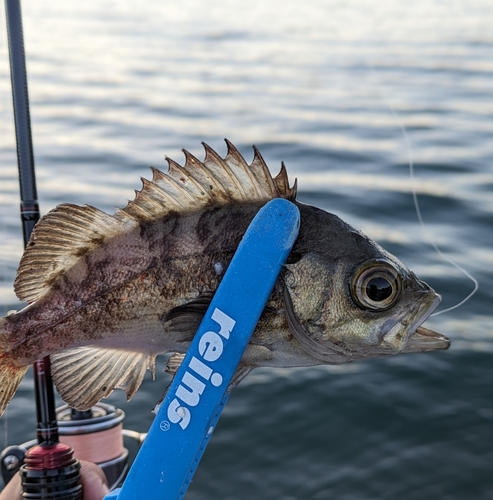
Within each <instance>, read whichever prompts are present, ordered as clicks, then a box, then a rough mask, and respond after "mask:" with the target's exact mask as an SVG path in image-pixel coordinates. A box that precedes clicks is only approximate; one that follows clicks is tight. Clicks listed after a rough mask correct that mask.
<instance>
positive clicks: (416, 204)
mask: <svg viewBox="0 0 493 500" xmlns="http://www.w3.org/2000/svg"><path fill="white" fill-rule="evenodd" d="M389 109H390V112H391V113H392V116H393V117H394V119H395V120H396V122H397V124H398V125H399V128H400V129H401V132H402V136H403V137H404V141H405V143H406V149H407V157H408V162H409V177H410V179H411V189H412V194H413V201H414V207H415V208H416V215H417V216H418V220H419V224H420V225H421V230H422V231H423V236H424V238H425V240H426V241H427V242H428V243H429V244H430V245H431V246H432V247H433V248H434V249H435V251H436V252H437V254H438V255H439V256H440V257H441V258H442V259H443V260H445V261H446V262H448V263H449V264H451V265H452V266H454V267H455V268H456V269H458V270H459V271H460V272H461V273H462V274H463V275H464V276H466V277H467V278H469V279H470V280H471V281H472V282H473V283H474V289H473V291H472V292H471V293H469V295H467V297H466V298H464V299H463V300H461V301H460V302H459V303H458V304H455V305H454V306H452V307H448V308H446V309H443V310H441V311H438V312H435V313H433V314H432V316H438V315H439V314H443V313H446V312H449V311H453V310H454V309H457V308H458V307H460V306H461V305H462V304H465V303H466V302H467V301H468V300H469V299H470V298H471V297H472V296H473V295H474V294H475V293H476V292H477V290H478V288H479V284H478V281H477V280H476V278H474V277H473V276H471V274H470V273H469V272H468V271H466V270H465V269H464V268H463V267H461V266H460V265H459V264H457V263H456V262H454V261H453V260H452V259H450V258H449V257H447V256H446V255H444V254H443V253H442V251H441V250H440V249H439V248H438V246H437V245H436V243H435V241H434V240H433V238H432V237H431V236H429V235H428V233H427V231H426V228H425V224H424V222H423V217H422V215H421V209H420V207H419V202H418V195H417V193H416V183H415V177H414V163H413V156H412V149H411V143H410V141H409V138H408V136H407V133H406V129H405V128H404V125H403V123H402V122H401V120H400V119H399V116H398V115H397V113H396V112H395V110H394V109H393V108H392V106H390V105H389Z"/></svg>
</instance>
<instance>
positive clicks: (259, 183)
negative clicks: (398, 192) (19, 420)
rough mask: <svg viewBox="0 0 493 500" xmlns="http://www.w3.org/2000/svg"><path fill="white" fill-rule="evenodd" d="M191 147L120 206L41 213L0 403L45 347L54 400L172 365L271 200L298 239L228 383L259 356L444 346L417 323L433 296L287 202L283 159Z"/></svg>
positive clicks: (334, 360)
mask: <svg viewBox="0 0 493 500" xmlns="http://www.w3.org/2000/svg"><path fill="white" fill-rule="evenodd" d="M226 145H227V154H226V155H225V156H224V157H222V156H221V155H219V154H218V153H217V152H215V151H214V150H213V149H212V148H211V147H209V146H208V145H207V144H205V143H203V146H204V149H205V157H204V160H202V161H200V160H198V159H197V158H196V157H195V156H193V155H192V154H191V153H189V152H188V151H186V150H183V151H184V155H185V163H184V165H183V166H181V165H179V164H178V163H177V162H175V161H174V160H172V159H170V158H166V159H167V162H168V165H169V168H168V171H167V173H163V172H162V171H160V170H158V169H156V168H153V167H151V168H152V172H153V176H152V180H147V179H142V188H141V189H140V190H139V191H136V194H135V198H134V199H133V200H132V201H129V202H128V204H127V205H126V207H125V208H123V209H116V211H115V213H114V214H112V215H109V214H107V213H105V212H103V211H101V210H99V209H97V208H95V207H93V206H90V205H84V206H79V205H75V204H69V203H67V204H61V205H59V206H57V207H56V208H54V209H53V210H51V211H50V212H49V213H47V214H46V215H45V216H44V217H42V218H41V219H40V221H39V222H38V223H37V224H36V226H35V228H34V231H33V233H32V235H31V239H30V241H29V242H28V244H27V246H26V249H25V252H24V254H23V256H22V258H21V261H20V265H19V268H18V271H17V276H16V279H15V282H14V291H15V293H16V295H17V297H18V298H19V299H20V300H21V301H25V302H27V306H25V307H24V308H23V309H21V310H20V311H18V312H15V311H14V312H10V313H9V314H7V316H6V317H4V318H0V415H1V414H2V413H3V412H4V410H5V408H6V406H7V404H8V403H9V401H10V400H11V398H12V397H13V395H14V393H15V391H16V389H17V387H18V385H19V383H20V382H21V380H22V378H23V376H24V374H25V373H26V371H27V369H28V367H29V366H30V365H31V364H32V363H33V362H34V361H35V360H37V359H41V358H43V357H45V356H50V359H51V366H52V377H53V380H54V383H55V386H56V388H57V390H58V392H59V394H60V396H61V397H62V399H63V400H64V401H65V402H66V403H67V404H69V405H70V406H71V407H73V408H76V409H79V410H86V409H89V408H91V407H92V406H94V405H95V404H96V403H97V402H98V401H99V400H100V399H101V398H104V397H107V396H108V395H109V394H111V393H112V392H113V390H114V389H116V388H120V389H123V390H124V391H125V392H126V394H127V398H128V399H130V398H131V397H132V396H133V395H134V394H135V392H136V391H137V389H138V388H139V386H140V384H141V382H142V380H143V377H144V375H145V373H146V371H147V370H150V371H151V372H152V374H153V375H154V372H155V364H156V356H157V355H158V354H161V353H173V354H172V356H171V358H170V361H169V370H170V371H171V372H172V371H173V370H176V367H177V366H178V365H179V362H180V361H181V359H182V358H183V356H184V353H186V350H187V348H188V347H189V345H190V342H191V340H192V339H193V337H194V334H195V332H196V330H197V328H198V325H199V324H200V321H201V319H202V317H203V316H204V314H205V311H206V310H207V307H208V306H209V304H210V302H211V299H212V297H213V296H214V292H215V290H216V289H217V287H218V285H219V283H220V282H221V279H222V276H224V272H225V270H226V269H227V267H228V264H229V262H230V261H231V259H232V256H233V255H234V252H235V250H236V248H237V247H238V244H239V243H240V241H241V239H242V236H243V234H244V233H245V231H246V229H247V227H248V225H249V223H250V222H251V221H252V219H253V217H254V216H255V215H256V214H257V212H258V211H259V210H260V208H261V207H262V206H263V205H265V204H266V203H267V202H268V201H269V200H271V199H273V198H285V199H287V200H290V201H291V202H293V203H295V204H296V205H297V206H298V208H299V210H300V214H301V223H300V230H299V235H298V238H297V239H296V242H295V244H294V246H293V248H292V251H291V253H290V254H289V257H288V259H287V262H286V263H285V265H284V266H283V269H282V272H281V274H280V275H279V278H278V280H277V282H276V284H275V286H274V289H273V291H272V293H271V295H270V297H269V300H268V302H267V304H266V306H265V309H264V311H263V312H262V315H261V317H260V320H259V322H258V324H257V326H256V329H255V331H254V333H253V335H252V337H251V340H250V342H249V344H248V346H247V348H246V350H245V353H244V355H243V357H242V358H241V361H240V365H239V367H238V369H237V372H236V375H235V377H234V379H233V382H232V385H231V387H233V386H234V385H236V384H237V383H239V381H240V380H242V379H243V378H244V377H245V376H246V375H247V374H248V373H249V372H250V371H251V370H252V369H253V368H255V367H260V366H269V367H297V366H314V365H321V364H343V363H348V362H352V361H356V360H361V359H365V358H375V357H382V356H390V355H395V354H398V353H417V352H428V351H436V350H441V349H447V348H448V347H449V345H450V340H449V339H448V338H447V337H446V336H444V335H442V334H440V333H437V332H434V331H432V330H429V329H427V328H425V327H423V326H422V324H423V322H424V321H425V320H426V319H427V318H428V317H429V316H430V314H431V313H432V312H433V311H434V309H435V308H436V307H437V306H438V304H439V302H440V300H441V299H440V296H439V295H438V294H437V293H436V292H435V291H434V290H433V289H432V288H430V287H429V286H428V285H427V284H426V283H424V282H423V281H420V280H419V279H418V278H417V277H416V276H415V274H414V273H413V272H412V271H410V270H409V269H408V268H407V267H406V266H405V265H404V264H402V263H401V262H400V261H399V260H398V259H397V258H396V257H394V256H393V255H391V254H390V253H388V252H387V251H386V250H384V249H383V248H382V247H381V246H380V245H378V244H377V243H376V242H374V241H372V240H371V239H370V238H368V237H367V236H365V235H364V234H363V233H361V232H360V231H358V230H356V229H354V228H352V227H351V226H350V225H349V224H347V223H346V222H344V221H343V220H342V219H340V218H339V217H338V216H337V215H335V214H332V213H329V212H326V211H324V210H322V209H320V208H317V207H314V206H310V205H307V204H303V203H301V202H299V201H298V200H297V199H296V195H297V181H295V182H294V183H293V185H290V182H289V179H288V175H287V171H286V168H285V165H284V163H282V165H281V169H280V172H279V174H277V175H276V176H272V175H271V173H270V171H269V169H268V167H267V165H266V163H265V161H264V159H263V158H262V156H261V154H260V152H259V151H258V149H257V148H256V147H254V148H253V150H254V156H253V160H252V161H251V162H250V163H249V164H248V163H247V162H246V161H245V159H244V158H243V156H242V155H241V154H240V153H239V151H238V150H237V149H236V148H235V146H233V144H232V143H231V142H229V141H228V140H226Z"/></svg>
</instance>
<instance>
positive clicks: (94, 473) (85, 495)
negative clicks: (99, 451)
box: [0, 460, 110, 500]
mask: <svg viewBox="0 0 493 500" xmlns="http://www.w3.org/2000/svg"><path fill="white" fill-rule="evenodd" d="M80 465H81V468H80V479H81V484H82V499H83V500H102V499H103V498H104V496H105V495H106V494H107V493H108V492H109V491H110V490H109V488H108V481H107V480H106V476H105V475H104V472H103V470H102V469H101V467H98V466H97V465H96V464H93V463H92V462H85V461H84V460H81V461H80ZM0 500H22V485H21V476H20V474H16V475H15V476H14V477H13V478H12V479H11V480H10V481H9V483H8V484H7V486H6V487H5V488H4V489H3V491H2V492H1V493H0Z"/></svg>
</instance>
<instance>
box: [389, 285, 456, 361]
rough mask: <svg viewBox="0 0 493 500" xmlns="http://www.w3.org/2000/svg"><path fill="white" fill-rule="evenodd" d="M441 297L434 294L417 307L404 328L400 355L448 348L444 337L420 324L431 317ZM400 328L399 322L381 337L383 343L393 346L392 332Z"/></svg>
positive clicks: (448, 340)
mask: <svg viewBox="0 0 493 500" xmlns="http://www.w3.org/2000/svg"><path fill="white" fill-rule="evenodd" d="M441 300H442V299H441V297H440V296H439V295H436V294H434V296H433V297H431V298H429V299H428V300H424V301H423V302H422V303H421V304H420V306H419V307H418V311H417V313H416V314H415V315H414V318H413V320H412V321H411V323H410V324H409V325H408V327H407V328H406V335H405V341H404V342H403V345H402V344H401V345H400V346H399V347H400V348H398V350H399V351H400V352H402V353H411V352H428V351H438V350H444V349H448V348H449V347H450V339H449V338H448V337H446V336H445V335H443V334H441V333H438V332H435V331H433V330H430V329H428V328H425V327H424V326H422V324H423V323H424V322H425V321H426V320H427V319H428V318H429V317H430V316H431V314H432V313H433V311H434V310H435V309H436V308H437V307H438V304H439V303H440V302H441ZM399 325H400V326H402V324H401V322H400V321H397V322H396V323H395V324H394V327H393V328H390V330H389V331H388V332H386V334H385V335H384V336H383V341H384V343H386V344H390V345H393V346H394V348H395V347H397V346H396V345H395V338H394V331H395V330H396V329H397V328H398V326H399Z"/></svg>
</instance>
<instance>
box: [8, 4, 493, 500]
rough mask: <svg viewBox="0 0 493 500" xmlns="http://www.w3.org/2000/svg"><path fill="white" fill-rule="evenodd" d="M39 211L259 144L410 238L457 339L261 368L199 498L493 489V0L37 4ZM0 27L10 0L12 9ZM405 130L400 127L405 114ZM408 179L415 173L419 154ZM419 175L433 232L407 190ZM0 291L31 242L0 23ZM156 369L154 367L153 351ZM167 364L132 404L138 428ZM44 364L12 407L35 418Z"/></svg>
mask: <svg viewBox="0 0 493 500" xmlns="http://www.w3.org/2000/svg"><path fill="white" fill-rule="evenodd" d="M23 10H24V29H25V43H26V51H27V56H28V74H29V93H30V98H31V115H32V122H33V137H34V145H35V154H36V168H37V174H38V191H39V198H40V203H41V207H42V211H43V212H44V213H45V212H47V211H48V210H50V209H51V208H53V207H54V206H55V205H57V204H59V203H62V202H72V203H79V204H84V203H89V204H93V205H95V206H97V207H99V208H102V209H104V210H106V211H109V212H113V210H114V207H115V206H124V205H125V204H126V201H127V200H128V199H131V198H132V197H133V190H134V189H136V188H139V187H140V182H139V177H140V176H149V175H150V171H149V170H148V166H149V165H154V166H156V167H158V168H163V169H165V168H166V164H165V162H164V155H168V156H170V157H172V158H174V159H175V160H177V161H179V162H182V160H183V154H182V153H181V148H186V149H188V150H190V151H191V152H192V153H193V154H195V155H196V156H198V157H199V158H201V157H203V150H202V147H201V146H200V142H201V141H205V142H207V143H208V144H210V145H211V146H212V147H214V148H215V149H217V150H218V151H219V152H221V153H225V150H226V148H225V145H224V143H223V142H222V138H223V137H228V139H230V140H231V141H232V142H233V143H234V144H236V145H237V147H238V148H239V149H240V151H241V152H242V153H243V154H244V156H245V157H246V159H247V160H250V159H251V158H252V156H253V153H252V150H251V145H252V144H255V145H256V146H257V147H258V148H259V149H260V151H261V152H262V154H263V156H264V158H265V159H266V161H267V163H268V164H269V165H270V167H271V169H272V170H276V169H278V168H279V167H280V164H281V161H282V160H284V161H285V163H286V165H287V168H288V171H289V172H290V175H291V177H292V178H294V177H297V178H298V185H299V191H300V194H299V198H300V199H301V200H302V201H304V202H307V203H310V204H314V205H317V206H319V207H321V208H324V209H326V210H329V211H332V212H334V213H337V214H338V215H340V216H341V217H342V218H343V219H345V220H346V221H347V222H349V223H350V224H352V225H354V226H355V227H357V228H359V229H361V230H363V231H364V232H366V233H367V234H368V235H369V236H370V237H372V238H374V239H376V240H377V241H378V242H379V243H380V244H382V245H383V246H384V247H385V248H387V249H388V250H389V251H391V252H392V253H394V254H395V255H397V256H398V257H399V258H400V259H401V260H402V261H404V262H405V263H406V264H407V265H408V266H409V267H410V268H411V269H412V270H413V271H415V272H416V274H417V275H418V276H419V277H420V278H421V279H423V280H425V281H427V282H428V283H429V284H430V285H432V286H433V287H434V288H435V289H436V290H437V291H438V292H439V293H440V294H441V295H442V296H443V305H444V307H448V306H451V305H453V304H455V303H457V302H458V301H460V300H461V299H462V298H463V297H465V296H466V295H467V294H468V293H469V291H470V290H471V289H472V284H471V283H470V282H468V281H467V280H466V279H465V278H464V277H463V276H462V275H461V273H460V272H458V271H457V270H456V269H454V268H453V267H451V266H450V265H449V264H448V263H447V262H445V261H444V260H443V259H442V258H441V257H440V256H438V255H437V254H436V252H435V251H434V250H433V249H432V247H431V246H430V245H429V243H428V242H427V239H429V238H433V239H434V241H435V242H436V243H437V245H438V246H439V247H440V249H441V250H442V251H443V252H444V253H445V254H446V255H447V256H448V257H449V258H452V259H453V260H454V261H455V262H457V263H458V264H460V265H461V266H464V267H465V268H466V269H467V270H468V271H469V272H470V273H472V274H473V275H474V276H475V277H476V278H477V279H478V280H479V285H480V289H479V292H478V293H477V294H476V296H475V297H474V298H473V299H472V300H471V301H470V302H468V303H467V304H466V305H464V306H463V307H461V308H459V309H457V310H454V311H452V312H450V313H448V314H444V315H442V316H436V317H434V318H432V319H431V320H430V326H431V327H432V328H434V329H437V330H439V331H441V332H443V333H446V334H447V335H449V336H450V337H451V339H452V348H451V349H450V350H449V351H448V352H444V353H436V354H426V355H414V356H407V357H406V356H402V357H395V358H393V359H386V360H371V361H365V362H359V363H355V364H352V365H347V366H341V367H315V368H306V369H295V370H287V369H285V370H274V369H262V370H258V371H257V372H254V373H253V374H252V375H250V376H249V377H248V378H247V379H246V380H245V381H244V382H243V383H242V384H241V386H240V387H239V388H238V389H237V390H236V391H235V392H234V394H233V395H232V397H231V399H230V402H229V404H228V406H227V408H226V410H225V412H224V414H223V417H222V419H221V421H220V424H219V426H218V428H217V430H216V432H215V434H214V436H213V439H212V441H211V444H210V445H209V448H208V449H207V452H206V454H205V456H204V459H203V461H202V463H201V465H200V467H199V469H198V472H197V474H196V476H195V479H194V482H193V484H192V486H191V488H190V490H189V492H188V494H187V498H189V499H191V500H192V499H194V500H206V499H243V498H245V499H246V498H249V499H250V498H258V499H271V498H278V499H285V500H291V499H314V500H315V499H324V500H325V499H334V498H337V499H338V500H353V499H363V498H367V499H370V498H371V499H382V500H383V499H389V500H390V499H395V498H400V499H406V500H413V499H423V498H432V497H433V498H440V499H442V500H445V499H447V500H449V499H468V498H475V499H481V500H483V499H490V498H493V479H492V478H493V473H492V465H491V464H492V463H493V452H492V449H493V432H492V430H493V389H492V381H493V356H492V353H493V336H492V319H491V304H492V298H493V292H492V290H493V272H492V269H493V252H492V251H491V243H492V236H491V235H492V228H493V196H492V192H493V173H492V170H491V165H492V163H493V141H492V137H493V59H492V57H491V55H492V54H493V32H492V31H491V19H493V4H491V2H489V1H488V0H475V1H469V2H467V4H466V3H464V2H459V1H457V2H440V1H439V0H430V1H424V0H423V1H416V2H406V1H403V0H393V1H388V2H372V1H370V0H354V1H350V2H335V1H331V0H326V1H323V2H322V1H313V2H305V3H300V2H294V1H292V0H286V1H284V2H260V1H257V0H253V1H251V2H248V3H246V2H239V1H231V2H226V1H224V0H216V1H208V2H200V1H197V0H185V1H182V2H179V3H173V2H158V1H153V0H149V1H147V0H146V1H145V2H141V3H139V5H138V7H137V6H136V5H135V4H133V3H132V2H123V1H117V0H114V1H109V0H108V1H98V2H96V1H94V0H87V1H85V2H61V1H60V0H46V1H44V2H42V3H40V2H35V1H34V0H25V1H24V2H23ZM0 17H2V19H1V23H2V24H3V25H5V22H4V13H3V11H2V12H1V14H0ZM403 130H404V133H403ZM410 158H411V159H412V161H413V163H414V166H415V180H414V183H412V182H411V180H410V178H409V161H410ZM413 189H414V190H415V191H416V193H417V194H418V198H419V202H420V206H421V210H422V213H423V218H424V220H425V224H426V231H425V233H423V231H422V230H421V228H420V226H419V223H418V220H417V217H416V211H415V208H414V205H413V200H412V191H413ZM0 235H1V238H0V308H1V312H3V313H6V311H7V310H9V309H13V308H18V307H19V305H18V302H17V299H16V298H15V295H14V293H13V291H12V283H13V280H14V278H15V271H16V268H17V264H18V261H19V259H20V256H21V253H22V239H21V238H22V236H21V231H20V222H19V215H18V188H17V178H16V158H15V142H14V131H13V120H12V109H11V97H10V87H9V70H8V55H7V48H6V34H5V31H4V30H3V29H2V34H1V38H0ZM161 366H162V365H161ZM166 382H167V378H166V376H165V375H163V374H159V376H158V380H157V382H155V383H153V382H151V381H150V380H146V382H145V383H144V385H143V388H142V389H141V390H140V391H139V392H138V394H137V395H136V396H135V398H134V399H133V400H132V401H131V402H130V403H129V404H127V403H125V402H124V398H123V396H122V394H120V393H118V394H115V395H114V396H112V398H111V399H110V401H111V402H113V403H115V404H117V405H120V406H122V407H123V408H124V410H125V412H126V413H127V415H128V418H127V421H126V426H127V427H130V428H134V429H138V430H141V431H144V430H145V429H146V428H147V427H148V425H149V423H150V421H151V419H152V414H151V413H150V409H151V408H152V407H153V405H154V403H155V401H156V400H157V399H158V398H159V397H160V395H161V393H162V391H163V388H164V385H165V384H166ZM33 411H34V410H33V392H32V382H31V379H30V377H28V378H26V380H25V381H24V382H23V384H22V385H21V388H20V390H19V392H18V394H17V396H16V398H15V399H14V401H13V402H12V404H11V405H10V407H9V410H8V412H7V414H6V417H4V418H2V420H1V421H0V431H1V435H2V437H3V442H1V444H3V446H6V445H7V444H13V443H20V442H23V441H25V440H26V439H27V437H31V436H34V427H33V420H34V419H33Z"/></svg>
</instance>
